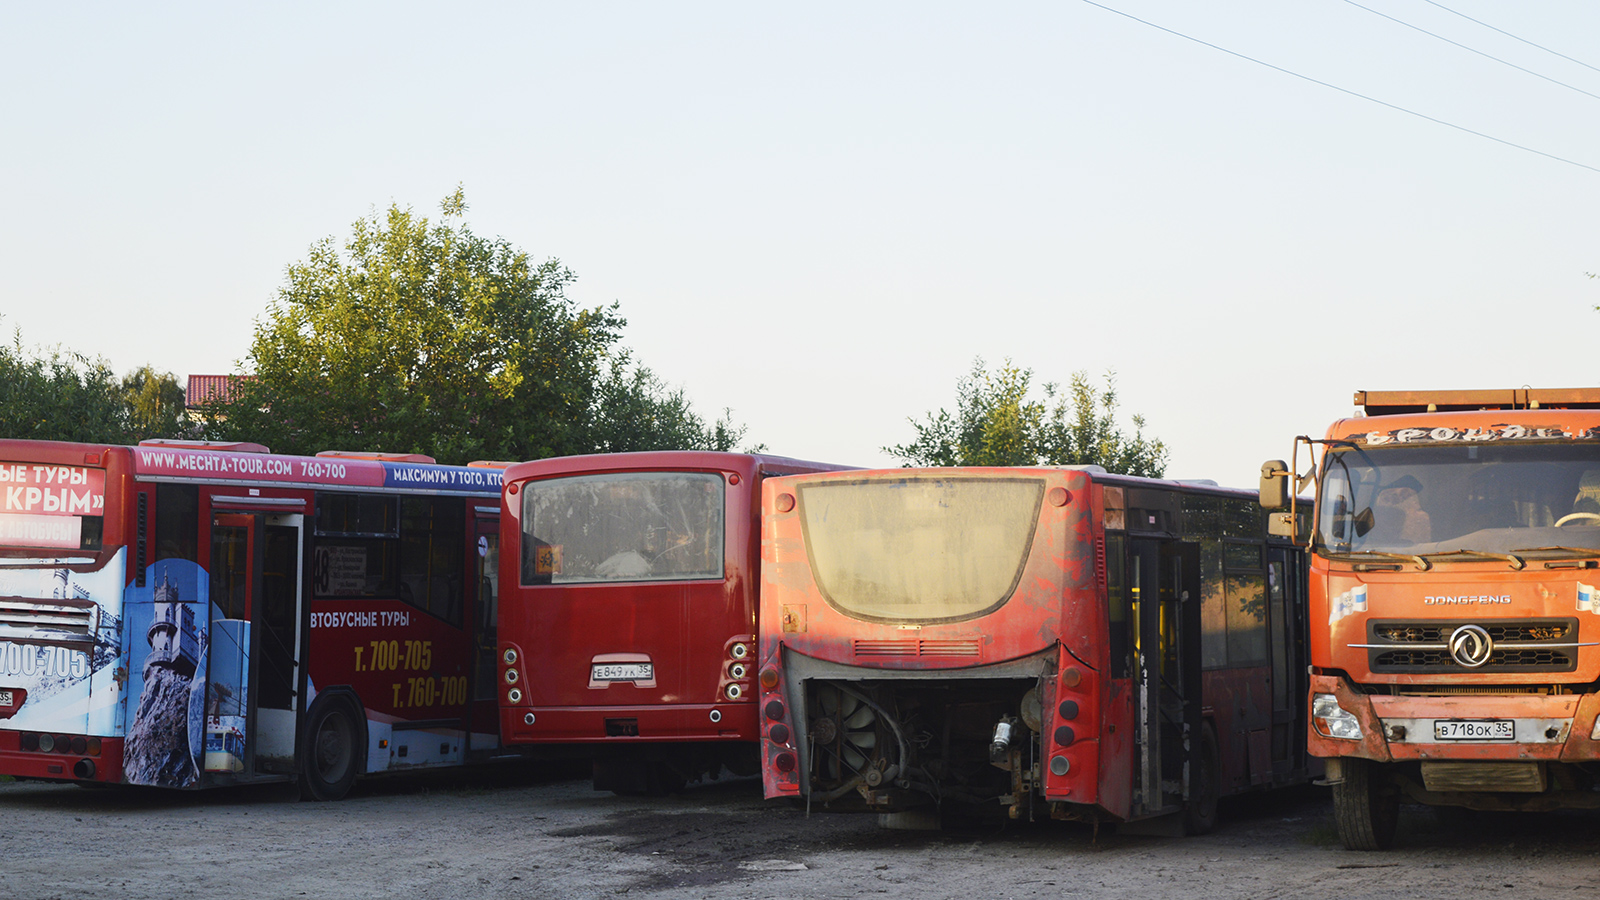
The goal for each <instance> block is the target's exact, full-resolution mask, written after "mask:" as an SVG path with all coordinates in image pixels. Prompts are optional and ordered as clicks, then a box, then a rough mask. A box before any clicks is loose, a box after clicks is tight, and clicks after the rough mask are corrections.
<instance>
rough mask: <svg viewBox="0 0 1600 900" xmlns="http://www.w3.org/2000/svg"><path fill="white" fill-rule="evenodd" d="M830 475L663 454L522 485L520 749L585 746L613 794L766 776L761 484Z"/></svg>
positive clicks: (510, 592)
mask: <svg viewBox="0 0 1600 900" xmlns="http://www.w3.org/2000/svg"><path fill="white" fill-rule="evenodd" d="M830 468H835V467H832V466H827V465H823V464H820V463H811V462H801V461H799V460H792V459H784V458H781V457H775V456H761V455H750V454H742V453H715V452H700V451H663V452H652V453H615V454H599V455H591V456H571V457H563V458H557V459H541V460H536V461H534V462H526V463H521V464H518V465H515V466H512V467H511V468H510V469H508V470H507V471H506V480H505V509H506V517H505V520H504V522H503V523H502V525H503V530H502V541H503V543H504V546H505V548H506V554H505V556H504V557H503V558H502V560H501V584H502V585H503V591H504V600H503V602H502V604H501V607H500V674H501V684H500V703H501V714H502V719H501V729H502V734H503V735H504V736H505V739H506V741H507V742H509V743H512V744H546V745H549V744H581V745H587V746H588V749H590V750H592V751H593V752H594V755H595V766H594V783H595V787H596V788H597V789H602V790H614V791H618V792H625V793H631V792H659V791H664V790H672V789H675V788H677V787H681V786H682V785H683V784H684V783H686V782H687V781H691V780H694V779H696V778H698V777H700V776H703V775H707V774H712V775H714V774H716V773H717V772H718V771H719V770H720V769H721V768H722V767H723V766H727V767H728V768H729V769H731V770H733V771H735V772H744V773H746V774H754V773H755V772H756V771H757V762H756V756H755V740H756V715H755V706H754V700H753V698H754V696H755V694H754V690H753V688H754V673H755V670H754V657H755V649H756V631H755V627H756V587H757V585H758V583H759V576H760V559H761V530H760V525H759V520H760V512H761V483H762V481H764V480H765V479H767V478H769V477H772V476H775V475H793V474H796V473H803V472H816V471H822V470H826V469H830Z"/></svg>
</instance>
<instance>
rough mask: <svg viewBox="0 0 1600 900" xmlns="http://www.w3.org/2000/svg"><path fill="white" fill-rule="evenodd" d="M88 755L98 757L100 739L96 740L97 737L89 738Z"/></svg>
mask: <svg viewBox="0 0 1600 900" xmlns="http://www.w3.org/2000/svg"><path fill="white" fill-rule="evenodd" d="M89 755H90V756H99V755H100V739H99V738H97V737H92V738H89Z"/></svg>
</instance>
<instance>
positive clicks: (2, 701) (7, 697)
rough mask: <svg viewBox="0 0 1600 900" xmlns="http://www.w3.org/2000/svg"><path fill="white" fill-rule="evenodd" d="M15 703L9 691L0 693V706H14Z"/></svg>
mask: <svg viewBox="0 0 1600 900" xmlns="http://www.w3.org/2000/svg"><path fill="white" fill-rule="evenodd" d="M16 702H17V701H16V699H15V697H14V696H13V695H12V693H11V692H10V691H0V706H15V705H16Z"/></svg>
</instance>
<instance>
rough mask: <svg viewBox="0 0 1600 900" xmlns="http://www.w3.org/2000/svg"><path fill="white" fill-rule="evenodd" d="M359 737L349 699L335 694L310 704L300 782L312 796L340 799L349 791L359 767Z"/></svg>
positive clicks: (357, 725) (302, 750) (359, 733)
mask: <svg viewBox="0 0 1600 900" xmlns="http://www.w3.org/2000/svg"><path fill="white" fill-rule="evenodd" d="M360 736H361V727H360V725H359V724H358V722H357V719H356V715H355V713H354V712H353V711H352V707H351V704H350V702H349V701H348V700H346V699H343V698H342V697H340V696H339V695H337V694H334V695H331V696H328V695H325V696H322V697H318V698H317V702H316V703H314V704H312V707H311V715H309V716H307V717H306V733H305V743H304V744H303V745H302V746H301V754H300V760H301V764H302V769H301V772H300V785H301V787H303V788H304V789H305V791H306V793H308V794H310V795H311V797H312V799H314V800H341V799H343V798H344V795H345V794H348V793H349V792H350V786H351V785H353V784H355V781H356V775H357V773H358V772H359V770H360V754H359V752H358V740H359V738H360Z"/></svg>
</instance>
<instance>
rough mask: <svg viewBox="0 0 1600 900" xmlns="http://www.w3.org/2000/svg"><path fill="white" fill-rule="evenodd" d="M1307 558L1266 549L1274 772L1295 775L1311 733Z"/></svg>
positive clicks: (1282, 777)
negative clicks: (1307, 718)
mask: <svg viewBox="0 0 1600 900" xmlns="http://www.w3.org/2000/svg"><path fill="white" fill-rule="evenodd" d="M1305 589H1306V571H1305V558H1304V557H1303V556H1301V555H1300V554H1299V553H1298V552H1296V551H1293V550H1289V549H1287V548H1283V547H1268V548H1267V603H1268V606H1269V611H1268V619H1267V624H1268V631H1267V633H1268V635H1270V638H1269V641H1270V651H1269V652H1271V654H1272V772H1273V776H1274V778H1275V779H1276V780H1279V781H1284V780H1288V779H1291V778H1293V777H1295V775H1296V773H1297V772H1298V771H1299V769H1300V768H1301V767H1302V766H1303V764H1304V759H1305V749H1304V748H1305V741H1306V730H1305V726H1304V725H1303V724H1301V723H1302V722H1303V721H1304V717H1303V716H1302V715H1301V710H1302V709H1303V707H1304V705H1305V701H1306V695H1307V693H1308V692H1309V689H1310V684H1309V680H1310V679H1309V676H1308V675H1307V673H1306V664H1305V645H1304V640H1303V638H1302V637H1301V635H1303V634H1305V633H1306V622H1305V610H1306V599H1305Z"/></svg>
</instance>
